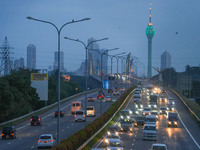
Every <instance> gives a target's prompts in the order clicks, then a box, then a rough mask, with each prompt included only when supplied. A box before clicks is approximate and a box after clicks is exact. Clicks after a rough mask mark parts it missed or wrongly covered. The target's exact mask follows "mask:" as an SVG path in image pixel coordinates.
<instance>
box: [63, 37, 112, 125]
mask: <svg viewBox="0 0 200 150" xmlns="http://www.w3.org/2000/svg"><path fill="white" fill-rule="evenodd" d="M64 38H65V39H67V40H71V41H75V42H79V43H81V44H83V46H84V48H85V50H86V62H85V69H86V74H85V126H86V125H87V123H86V121H87V78H88V69H87V67H88V63H87V61H88V47H89V45H90V44H92V43H94V42H99V41H103V40H108V38H103V39H100V40H94V41H91V42H90V43H88V44H87V45H86V44H85V43H84V42H83V41H80V40H79V39H72V38H68V37H64Z"/></svg>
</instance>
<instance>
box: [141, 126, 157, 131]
mask: <svg viewBox="0 0 200 150" xmlns="http://www.w3.org/2000/svg"><path fill="white" fill-rule="evenodd" d="M144 130H156V126H145V127H144Z"/></svg>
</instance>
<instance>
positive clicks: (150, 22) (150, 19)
mask: <svg viewBox="0 0 200 150" xmlns="http://www.w3.org/2000/svg"><path fill="white" fill-rule="evenodd" d="M149 23H150V24H151V1H150V8H149Z"/></svg>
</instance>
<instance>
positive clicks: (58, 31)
mask: <svg viewBox="0 0 200 150" xmlns="http://www.w3.org/2000/svg"><path fill="white" fill-rule="evenodd" d="M26 18H27V19H29V20H34V21H38V22H43V23H47V24H50V25H52V26H53V27H55V29H56V31H57V34H58V113H59V112H60V33H61V31H62V29H63V27H65V26H66V25H68V24H72V23H78V22H81V21H86V20H90V19H91V18H84V19H81V20H72V21H70V22H67V23H65V24H64V25H62V26H61V28H60V29H59V28H58V27H57V26H56V25H55V24H54V23H52V22H49V21H45V20H40V19H36V18H33V17H30V16H29V17H26ZM59 143H60V115H58V119H57V144H59Z"/></svg>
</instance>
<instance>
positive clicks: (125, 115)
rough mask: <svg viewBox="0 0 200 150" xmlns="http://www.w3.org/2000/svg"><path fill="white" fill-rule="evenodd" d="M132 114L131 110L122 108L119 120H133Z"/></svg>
mask: <svg viewBox="0 0 200 150" xmlns="http://www.w3.org/2000/svg"><path fill="white" fill-rule="evenodd" d="M132 114H133V112H132V111H131V110H128V109H123V110H121V112H120V119H121V120H124V119H127V120H130V121H133V120H134V119H133V118H132Z"/></svg>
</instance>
